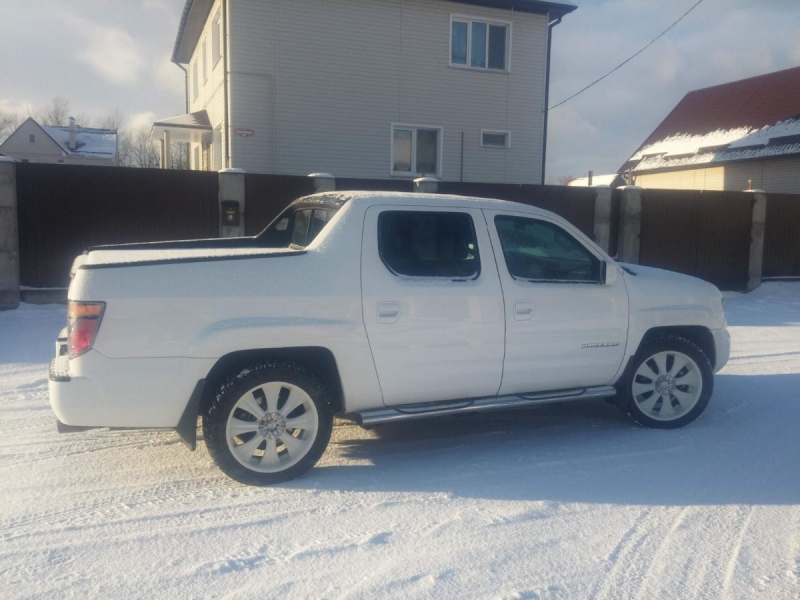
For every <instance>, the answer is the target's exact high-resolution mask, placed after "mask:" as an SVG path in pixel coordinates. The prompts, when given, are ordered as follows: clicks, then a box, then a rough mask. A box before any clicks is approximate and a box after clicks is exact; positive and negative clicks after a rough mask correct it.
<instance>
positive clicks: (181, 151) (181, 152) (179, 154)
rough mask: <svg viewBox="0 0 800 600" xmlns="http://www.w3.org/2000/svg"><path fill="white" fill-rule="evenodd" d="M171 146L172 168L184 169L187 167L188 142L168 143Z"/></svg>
mask: <svg viewBox="0 0 800 600" xmlns="http://www.w3.org/2000/svg"><path fill="white" fill-rule="evenodd" d="M170 146H172V168H173V169H180V170H183V171H186V170H188V169H189V149H188V147H187V146H188V144H177V143H176V144H170Z"/></svg>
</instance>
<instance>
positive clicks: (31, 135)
mask: <svg viewBox="0 0 800 600" xmlns="http://www.w3.org/2000/svg"><path fill="white" fill-rule="evenodd" d="M28 141H29V142H30V143H31V144H35V143H36V134H35V133H29V134H28Z"/></svg>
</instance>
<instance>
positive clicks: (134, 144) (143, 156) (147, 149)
mask: <svg viewBox="0 0 800 600" xmlns="http://www.w3.org/2000/svg"><path fill="white" fill-rule="evenodd" d="M119 152H120V165H121V166H123V167H137V168H140V169H155V168H158V166H159V165H160V163H161V160H160V158H159V152H158V150H157V148H156V145H155V143H153V140H151V139H150V128H149V127H148V126H147V125H143V126H142V127H140V128H139V129H137V130H135V131H134V132H132V133H131V134H128V133H126V134H125V135H124V136H123V138H122V139H121V140H120V142H119ZM123 157H124V158H125V162H126V163H127V164H123V162H122V159H123Z"/></svg>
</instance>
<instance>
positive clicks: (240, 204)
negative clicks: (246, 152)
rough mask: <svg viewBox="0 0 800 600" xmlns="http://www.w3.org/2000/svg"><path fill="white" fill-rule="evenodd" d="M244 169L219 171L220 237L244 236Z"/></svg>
mask: <svg viewBox="0 0 800 600" xmlns="http://www.w3.org/2000/svg"><path fill="white" fill-rule="evenodd" d="M245 218H246V217H245V205H244V170H243V169H223V170H222V171H220V172H219V237H221V238H229V237H242V236H244V230H245V229H244V221H245Z"/></svg>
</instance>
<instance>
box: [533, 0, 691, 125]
mask: <svg viewBox="0 0 800 600" xmlns="http://www.w3.org/2000/svg"><path fill="white" fill-rule="evenodd" d="M702 2H703V0H697V2H695V4H694V6H692V7H691V8H690V9H689V10H687V11H686V12H685V13H683V14H682V15H681V16H680V18H679V19H678V20H677V21H675V22H674V23H673V24H672V25H670V26H669V27H667V28H666V29H665V30H664V31H662V32H661V33H659V34H658V36H657V37H656V38H654V39H653V40H652V41H651V42H650V43H649V44H647V45H646V46H645V47H644V48H642V49H641V50H639V51H638V52H637V53H636V54H634V55H633V56H631V57H630V58H628V59H627V60H625V61H623V62H621V63H620V64H618V65H617V66H616V67H614V68H613V69H611V70H610V71H609V72H608V73H606V74H605V75H603V76H602V77H601V78H600V79H597V80H595V81H593V82H592V83H590V84H589V85H587V86H586V87H585V88H583V89H582V90H580V91H578V92H575V93H574V94H572V96H570V97H569V98H567V99H566V100H562V101H561V102H559V103H558V104H556V105H555V106H551V107H550V108H549V109H548V110H553V109H554V108H558V107H559V106H561V105H562V104H564V103H566V102H569V101H570V100H572V99H573V98H574V97H575V96H578V95H580V94H582V93H583V92H585V91H586V90H588V89H589V88H590V87H592V86H594V85H597V84H598V83H600V82H601V81H603V79H605V78H606V77H608V76H609V75H611V74H612V73H613V72H614V71H618V70H619V69H621V68H622V67H624V66H625V65H626V64H628V63H629V62H631V61H632V60H633V59H634V58H636V57H637V56H639V55H640V54H641V53H642V52H644V51H645V50H647V49H648V48H649V47H650V46H652V45H653V44H655V43H656V42H657V41H658V40H660V39H661V38H662V37H664V36H665V35H666V34H667V32H668V31H669V30H670V29H672V28H673V27H675V25H677V24H678V23H680V22H681V21H683V19H684V18H686V16H687V15H688V14H689V13H690V12H692V11H693V10H694V9H695V8H697V7H698V6H700V4H701V3H702Z"/></svg>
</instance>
